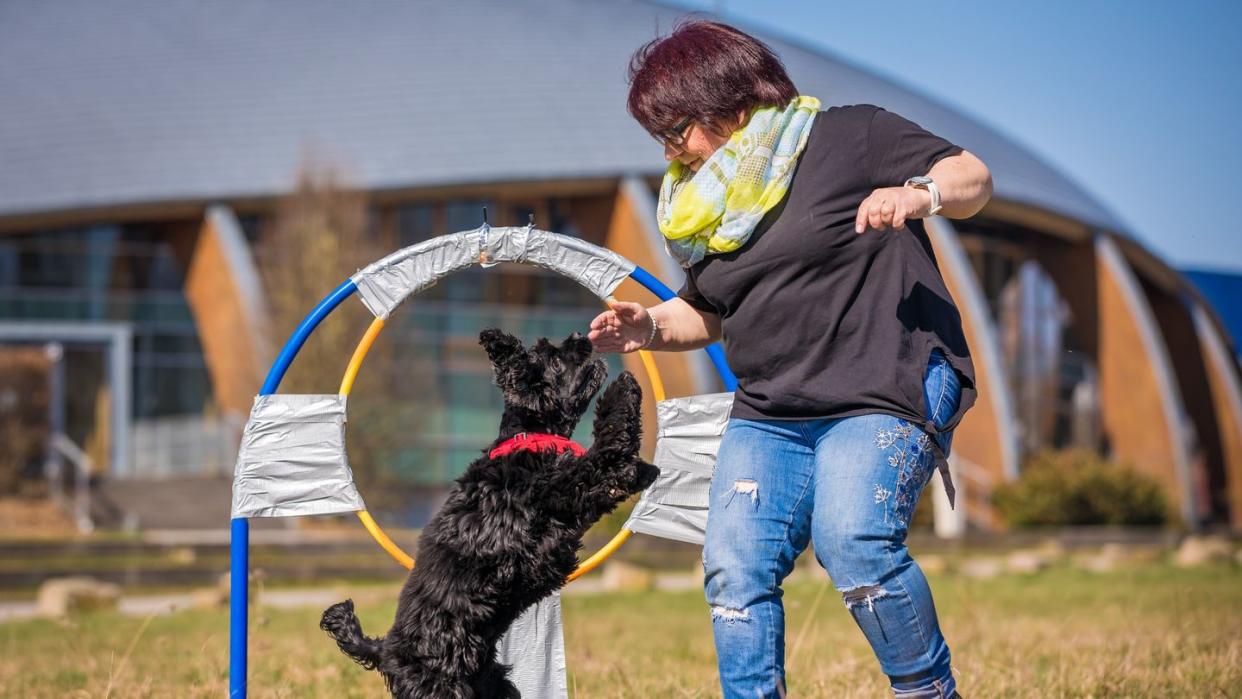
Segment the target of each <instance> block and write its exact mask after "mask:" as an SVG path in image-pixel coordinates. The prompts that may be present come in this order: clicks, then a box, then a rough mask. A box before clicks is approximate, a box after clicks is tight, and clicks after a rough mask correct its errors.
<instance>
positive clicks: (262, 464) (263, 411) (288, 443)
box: [233, 393, 366, 518]
mask: <svg viewBox="0 0 1242 699" xmlns="http://www.w3.org/2000/svg"><path fill="white" fill-rule="evenodd" d="M364 509H366V505H365V504H364V503H363V501H362V496H361V495H359V494H358V488H357V487H356V486H355V485H354V474H353V472H352V471H351V470H350V469H349V459H348V458H347V457H346V456H345V396H338V395H297V394H279V393H278V394H272V395H267V396H257V397H256V398H255V399H254V405H253V406H252V407H251V409H250V420H249V421H247V422H246V430H245V432H244V433H243V434H242V443H241V449H240V450H239V453H238V455H237V468H236V470H235V471H234V473H233V517H234V518H237V517H295V516H300V515H323V514H333V513H338V512H355V511H358V510H364Z"/></svg>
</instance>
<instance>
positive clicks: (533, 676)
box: [496, 592, 569, 699]
mask: <svg viewBox="0 0 1242 699" xmlns="http://www.w3.org/2000/svg"><path fill="white" fill-rule="evenodd" d="M496 654H497V656H498V657H497V660H499V661H500V662H501V663H503V664H505V665H508V666H510V667H512V668H513V669H512V671H511V672H510V673H509V680H510V681H511V682H513V684H514V685H516V686H517V688H518V691H520V692H521V694H522V696H524V697H540V699H544V698H546V699H567V698H568V696H569V687H568V686H567V684H568V683H567V682H566V679H565V671H566V663H565V634H564V631H563V629H562V625H561V593H560V592H553V593H552V594H551V595H549V596H547V597H545V598H543V599H542V600H539V602H537V603H536V604H534V605H532V606H531V607H529V608H527V610H526V611H524V612H522V614H521V615H520V616H518V618H517V619H516V620H515V621H514V622H513V625H512V626H510V627H509V630H508V631H506V632H505V634H504V635H503V636H501V637H500V640H499V641H498V642H497V643H496Z"/></svg>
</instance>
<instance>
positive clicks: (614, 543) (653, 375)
mask: <svg viewBox="0 0 1242 699" xmlns="http://www.w3.org/2000/svg"><path fill="white" fill-rule="evenodd" d="M611 300H613V299H611V298H609V299H608V300H606V301H605V303H608V301H611ZM610 305H611V304H610ZM383 329H384V319H383V318H376V319H375V320H373V321H371V325H370V327H368V328H367V331H366V333H365V334H363V336H362V340H360V341H359V342H358V346H357V347H356V348H354V355H353V356H352V357H350V359H349V366H347V367H346V368H345V375H344V376H343V377H341V388H340V390H339V391H337V393H338V394H340V395H342V396H348V395H349V392H350V391H352V390H353V388H354V381H355V380H356V379H357V378H358V370H359V369H360V368H361V367H362V360H364V359H366V357H367V352H370V351H371V345H373V344H375V338H377V337H379V334H380V331H382V330H383ZM638 357H639V359H641V360H642V362H643V368H644V369H645V370H646V371H647V378H648V379H649V380H650V381H651V392H652V394H653V395H654V396H655V399H656V402H659V401H662V400H664V381H663V380H662V379H661V378H660V370H659V369H658V368H657V367H656V363H655V358H654V357H652V356H651V353H650V352H648V351H646V350H639V351H638ZM357 514H358V519H359V520H360V521H361V522H362V526H363V527H366V530H367V532H368V533H369V534H370V535H371V538H372V539H375V542H376V543H378V544H379V545H380V548H382V549H384V550H385V551H387V552H388V555H390V556H392V557H393V559H394V560H396V561H397V563H400V564H401V565H403V566H405V567H406V568H408V569H412V568H413V567H414V558H413V557H412V556H411V555H410V554H408V553H406V552H405V551H404V550H403V549H402V548H401V547H400V546H398V545H397V543H396V542H394V541H393V540H392V539H391V538H389V536H388V535H387V534H386V533H384V530H383V529H382V528H381V527H380V525H379V524H378V523H377V522H376V521H375V519H374V518H373V517H371V513H370V512H368V511H366V510H360V511H359V512H358V513H357ZM633 533H634V532H632V531H630V530H629V529H622V530H621V531H619V532H617V535H616V536H614V537H612V540H611V541H609V542H608V543H607V544H604V546H603V548H601V549H600V550H599V551H596V552H595V553H594V554H592V555H591V556H590V557H589V558H587V559H586V560H585V561H583V562H582V563H580V564H579V565H578V567H577V569H575V570H574V572H572V573H570V574H569V577H568V578H567V579H566V582H572V581H574V580H577V579H578V578H580V577H582V576H583V575H586V574H587V573H589V572H591V571H592V570H595V569H596V568H597V567H599V564H601V563H603V562H604V561H605V560H607V559H608V557H609V556H611V555H612V554H614V553H616V551H617V549H619V548H621V544H624V543H625V541H626V540H627V539H629V538H630V536H631V535H632V534H633Z"/></svg>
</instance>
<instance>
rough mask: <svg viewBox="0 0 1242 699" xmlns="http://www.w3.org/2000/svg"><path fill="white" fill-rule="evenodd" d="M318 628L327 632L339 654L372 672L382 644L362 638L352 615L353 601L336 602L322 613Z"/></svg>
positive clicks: (354, 615)
mask: <svg viewBox="0 0 1242 699" xmlns="http://www.w3.org/2000/svg"><path fill="white" fill-rule="evenodd" d="M319 628H321V629H323V630H324V631H327V632H328V635H329V636H331V637H332V638H333V640H335V641H336V645H337V646H338V647H339V648H340V649H341V652H342V653H344V654H345V655H348V656H349V657H350V658H352V659H353V660H354V662H356V663H358V664H359V665H361V666H363V667H365V668H366V669H368V670H374V669H375V668H376V666H377V665H379V661H380V653H381V651H383V649H384V643H383V641H381V640H380V639H378V638H371V637H369V636H364V635H363V633H362V624H361V623H359V622H358V615H356V614H354V601H353V600H351V599H347V600H345V601H344V602H337V603H336V604H334V605H332V606H331V607H328V608H327V609H325V610H324V612H323V618H321V619H320V620H319Z"/></svg>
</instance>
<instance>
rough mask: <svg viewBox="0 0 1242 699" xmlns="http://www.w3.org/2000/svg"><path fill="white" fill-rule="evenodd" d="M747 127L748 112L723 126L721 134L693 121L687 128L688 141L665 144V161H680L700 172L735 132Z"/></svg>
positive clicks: (741, 112)
mask: <svg viewBox="0 0 1242 699" xmlns="http://www.w3.org/2000/svg"><path fill="white" fill-rule="evenodd" d="M745 125H746V110H742V111H740V112H738V116H737V119H736V120H735V121H733V122H732V123H729V124H721V127H720V131H721V133H717V132H716V131H713V130H712V129H710V128H708V127H706V126H704V125H703V124H700V123H699V122H698V121H692V122H690V126H689V127H687V128H688V129H689V130H688V131H687V132H686V140H684V141H682V142H681V144H680V145H673V144H671V143H665V144H664V159H665V160H667V161H668V162H670V163H671V162H673V161H674V160H680V161H681V164H682V165H685V166H686V167H688V168H690V170H692V171H693V172H698V171H699V168H700V167H701V166H702V165H703V163H705V162H707V159H708V158H710V157H712V154H713V153H715V152H716V151H717V150H718V149H719V148H720V147H721V146H723V145H724V144H726V143H728V142H729V137H730V136H732V135H733V132H734V131H736V130H738V129H740V128H742V127H743V126H745Z"/></svg>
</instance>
